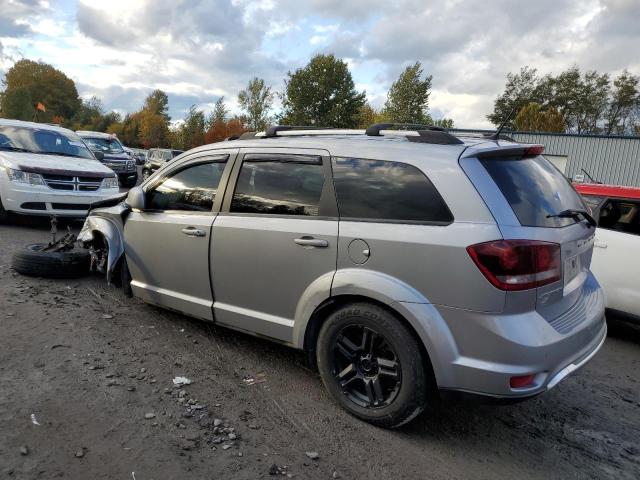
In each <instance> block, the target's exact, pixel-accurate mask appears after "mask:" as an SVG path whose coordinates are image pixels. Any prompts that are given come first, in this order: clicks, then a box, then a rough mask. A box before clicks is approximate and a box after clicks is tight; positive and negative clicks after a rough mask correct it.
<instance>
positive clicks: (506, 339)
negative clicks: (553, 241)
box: [405, 274, 607, 400]
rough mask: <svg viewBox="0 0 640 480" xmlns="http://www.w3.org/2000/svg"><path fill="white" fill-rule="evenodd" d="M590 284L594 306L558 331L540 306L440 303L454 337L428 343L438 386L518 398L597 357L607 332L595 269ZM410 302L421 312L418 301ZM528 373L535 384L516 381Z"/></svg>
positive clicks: (552, 384) (546, 386)
mask: <svg viewBox="0 0 640 480" xmlns="http://www.w3.org/2000/svg"><path fill="white" fill-rule="evenodd" d="M584 288H585V292H588V295H589V302H588V305H589V308H588V309H586V310H585V314H584V315H585V317H584V318H583V319H582V321H581V322H579V323H578V324H576V325H575V326H574V328H573V329H572V330H571V331H569V332H567V333H560V332H559V331H557V330H556V329H555V328H554V327H553V326H552V325H551V323H550V322H548V321H547V320H545V319H544V318H543V317H542V316H541V315H540V314H539V313H538V312H537V311H535V310H534V311H530V312H526V313H522V314H515V315H500V314H490V313H481V312H471V311H467V310H461V309H455V308H451V307H442V306H438V307H436V308H437V310H438V312H439V313H440V315H441V318H442V320H443V323H444V324H445V325H446V326H447V327H448V329H449V331H450V334H449V335H447V336H446V337H448V338H449V339H450V340H449V342H448V343H451V344H448V345H442V340H443V339H444V338H445V337H444V336H440V338H439V339H438V341H437V342H434V343H432V344H431V345H427V350H428V352H429V356H430V359H431V363H432V365H433V368H434V373H435V376H436V380H437V383H438V387H439V388H440V389H441V390H447V391H457V392H462V393H465V394H471V395H474V396H483V397H488V398H493V399H504V400H518V399H524V398H528V397H533V396H536V395H539V394H541V393H543V392H545V391H547V390H549V389H551V388H553V387H555V386H556V385H558V383H560V382H561V381H562V380H564V379H565V378H566V377H567V376H569V375H570V374H571V373H572V372H574V371H576V370H578V369H579V368H581V367H582V366H583V365H585V364H586V363H587V362H588V361H589V360H591V358H593V357H594V356H595V354H596V353H597V352H598V350H599V349H600V348H601V346H602V344H603V343H604V340H605V338H606V334H607V326H606V322H605V316H604V304H605V301H604V293H603V292H602V289H601V288H600V286H599V285H598V283H597V281H596V280H595V278H593V276H592V275H591V274H589V278H588V279H587V281H586V282H585V286H584ZM585 295H587V293H585ZM405 306H408V305H407V304H405ZM408 307H409V309H410V310H412V313H414V314H416V315H418V316H419V315H421V313H420V310H421V308H420V307H419V306H418V304H413V305H411V306H408ZM431 312H432V311H431ZM425 321H427V322H428V321H429V320H427V319H426V318H423V320H422V321H420V323H422V324H424V322H425ZM426 331H427V332H428V331H429V329H427V330H426ZM454 339H455V340H454ZM524 375H534V379H533V382H532V383H531V384H530V385H527V386H526V387H522V388H512V387H511V386H510V379H511V378H512V377H515V376H524Z"/></svg>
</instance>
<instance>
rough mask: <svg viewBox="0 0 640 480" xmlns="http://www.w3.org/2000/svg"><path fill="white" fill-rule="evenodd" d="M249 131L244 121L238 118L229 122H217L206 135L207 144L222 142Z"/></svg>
mask: <svg viewBox="0 0 640 480" xmlns="http://www.w3.org/2000/svg"><path fill="white" fill-rule="evenodd" d="M246 131H247V127H246V126H245V124H244V122H243V121H242V119H240V118H238V117H234V118H231V119H229V120H221V121H216V122H214V124H213V125H212V126H211V127H210V128H209V130H207V133H206V134H205V143H214V142H221V141H222V140H224V139H225V138H229V137H236V136H240V135H242V134H243V133H244V132H246Z"/></svg>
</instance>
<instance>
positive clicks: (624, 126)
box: [487, 66, 640, 134]
mask: <svg viewBox="0 0 640 480" xmlns="http://www.w3.org/2000/svg"><path fill="white" fill-rule="evenodd" d="M638 98H639V97H638V78H637V77H634V76H633V75H630V74H629V73H628V72H623V73H622V74H621V75H620V76H619V77H618V78H616V79H615V80H614V81H613V88H612V86H611V80H610V78H609V75H608V74H606V73H604V74H601V73H598V72H596V71H593V70H592V71H587V72H584V73H583V72H582V71H581V70H580V68H579V67H577V66H573V67H571V68H569V69H567V70H565V71H564V72H561V73H560V74H558V75H556V76H553V75H546V76H544V77H542V78H540V77H538V76H537V75H536V71H535V69H530V68H528V67H524V68H522V69H521V70H520V73H518V74H511V73H510V74H508V75H507V84H506V86H505V91H504V92H503V93H502V94H501V95H500V96H498V97H497V98H496V101H495V103H494V110H493V112H492V113H491V114H489V115H488V116H487V118H489V120H491V121H492V122H493V123H494V124H495V125H499V124H500V123H501V122H502V121H503V120H504V119H505V118H506V116H507V115H508V113H509V112H510V111H511V109H512V108H513V107H516V111H517V112H521V111H522V109H523V107H525V106H527V105H529V104H530V103H535V104H537V105H539V107H540V109H539V112H538V113H540V114H541V113H542V112H547V115H550V113H548V112H551V111H552V110H551V109H555V111H557V113H559V114H560V115H561V116H562V118H563V121H564V131H571V132H576V133H585V134H595V133H607V134H610V133H622V132H628V133H632V132H633V131H634V129H635V126H636V125H637V122H638V111H639V110H640V107H639V106H638V105H639V102H640V100H638ZM531 115H534V116H535V115H537V114H534V113H533V112H532V109H531V108H529V109H527V110H526V111H525V112H524V113H523V115H522V118H521V124H522V122H524V124H526V125H528V126H531V125H535V124H537V121H533V120H532V118H533V117H531ZM555 122H557V119H554V120H553V123H554V124H555ZM508 126H509V127H511V128H513V127H514V126H515V119H512V120H511V121H510V122H509V123H508ZM547 128H550V127H547ZM553 128H554V131H557V129H558V128H559V126H558V125H555V126H554V127H553Z"/></svg>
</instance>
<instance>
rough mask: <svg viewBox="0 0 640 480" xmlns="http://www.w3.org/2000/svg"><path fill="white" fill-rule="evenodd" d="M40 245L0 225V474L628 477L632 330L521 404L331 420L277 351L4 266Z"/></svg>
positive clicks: (312, 388) (633, 436)
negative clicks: (396, 424)
mask: <svg viewBox="0 0 640 480" xmlns="http://www.w3.org/2000/svg"><path fill="white" fill-rule="evenodd" d="M73 227H74V228H78V227H79V224H77V223H76V224H73ZM46 232H47V224H46V223H42V222H40V223H38V222H35V223H33V222H24V221H21V222H20V223H19V224H18V225H12V226H0V326H1V328H2V330H1V333H0V432H1V434H0V477H2V478H19V479H35V478H43V479H52V478H71V479H76V478H77V479H88V478H91V479H134V480H147V479H177V478H184V479H219V478H230V479H231V478H232V479H236V478H238V479H255V478H277V477H274V476H277V475H280V477H281V478H291V477H293V478H304V479H307V478H309V479H331V478H344V479H355V478H372V479H373V478H375V479H386V478H394V479H397V478H411V479H413V478H435V479H441V478H442V479H458V478H460V479H462V478H473V479H485V478H486V479H493V478H544V479H549V478H563V479H567V478H616V479H627V478H628V479H637V478H640V408H639V407H640V383H639V382H640V376H639V375H638V370H639V369H640V329H639V328H636V327H634V326H630V325H628V324H625V323H623V322H620V321H617V320H613V319H610V320H609V326H610V335H609V338H608V339H607V341H606V343H605V345H604V347H603V349H602V350H601V352H600V353H599V354H598V355H597V356H596V357H595V359H594V360H593V361H592V362H590V363H589V364H588V365H587V366H586V367H585V368H584V369H582V370H581V371H579V372H577V373H576V374H574V375H573V376H571V377H570V378H569V379H567V380H566V381H564V382H563V383H562V384H560V385H559V386H558V387H557V388H555V389H554V390H552V391H551V392H549V393H547V394H545V395H542V396H541V397H538V398H536V399H534V400H530V401H527V402H523V403H520V404H517V405H511V406H486V405H476V404H464V403H460V404H453V405H442V406H440V407H438V408H434V409H433V410H432V411H430V412H428V413H427V414H424V415H422V416H421V417H419V418H418V419H417V421H415V422H413V423H411V424H410V425H408V426H406V427H403V428H401V429H399V430H393V431H388V430H381V429H378V428H375V427H372V426H370V425H368V424H365V423H363V422H361V421H358V420H356V419H354V418H352V417H350V416H349V415H348V414H346V413H345V412H343V411H342V410H341V409H339V408H338V407H337V405H335V404H334V403H333V402H332V401H331V399H330V398H329V396H328V394H327V393H326V392H325V390H324V388H323V387H322V384H321V381H320V379H319V377H318V375H317V373H315V372H314V371H311V370H309V369H308V368H307V367H306V366H305V363H304V359H303V356H302V355H301V354H300V353H298V352H296V351H294V350H291V349H289V348H286V347H283V346H280V345H276V344H272V343H269V342H267V341H264V340H261V339H257V338H253V337H250V336H247V335H242V334H239V333H234V332H231V331H228V330H225V329H223V328H216V327H215V326H214V325H211V324H206V323H203V322H199V321H195V320H191V319H189V318H187V317H184V316H182V315H179V314H176V313H172V312H169V311H164V310H161V309H158V308H155V307H151V306H148V305H145V304H143V303H141V302H140V301H138V300H135V299H127V298H124V297H123V296H122V294H121V292H120V291H119V290H117V289H115V288H113V287H108V286H107V285H106V284H105V283H104V282H103V281H102V279H101V278H99V277H97V276H90V277H86V278H83V279H79V280H71V281H67V280H55V281H54V280H43V279H34V278H26V277H21V276H19V275H17V274H16V273H14V272H13V271H12V270H11V269H10V267H9V263H10V260H11V253H12V252H13V251H14V250H16V249H18V248H20V247H22V246H23V245H25V244H27V243H32V242H38V241H44V240H46V238H47V237H46ZM176 376H185V377H187V378H188V379H191V380H192V381H193V383H192V384H191V385H186V386H182V387H176V388H174V385H173V383H172V380H173V378H174V377H176Z"/></svg>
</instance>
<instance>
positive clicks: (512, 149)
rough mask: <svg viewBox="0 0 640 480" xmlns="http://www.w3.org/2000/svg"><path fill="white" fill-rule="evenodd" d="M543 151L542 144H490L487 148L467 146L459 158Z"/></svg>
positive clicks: (514, 154)
mask: <svg viewBox="0 0 640 480" xmlns="http://www.w3.org/2000/svg"><path fill="white" fill-rule="evenodd" d="M543 153H544V145H539V144H524V143H523V144H518V145H506V146H495V145H493V146H491V147H487V148H477V149H476V148H473V147H472V148H468V149H467V150H466V151H465V152H464V154H463V155H462V157H461V158H467V157H475V158H501V157H535V156H537V155H542V154H543Z"/></svg>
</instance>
